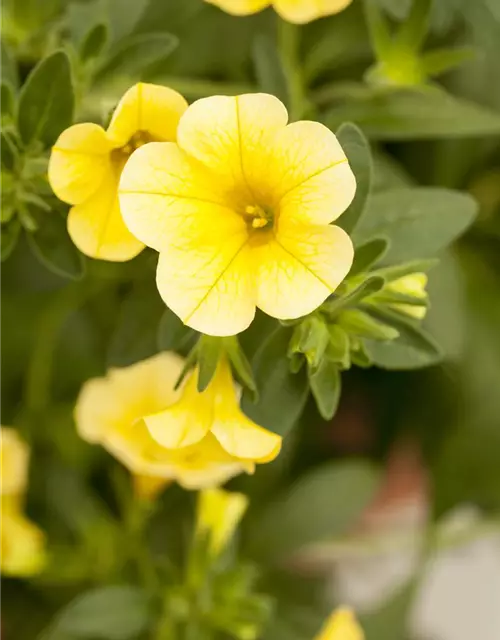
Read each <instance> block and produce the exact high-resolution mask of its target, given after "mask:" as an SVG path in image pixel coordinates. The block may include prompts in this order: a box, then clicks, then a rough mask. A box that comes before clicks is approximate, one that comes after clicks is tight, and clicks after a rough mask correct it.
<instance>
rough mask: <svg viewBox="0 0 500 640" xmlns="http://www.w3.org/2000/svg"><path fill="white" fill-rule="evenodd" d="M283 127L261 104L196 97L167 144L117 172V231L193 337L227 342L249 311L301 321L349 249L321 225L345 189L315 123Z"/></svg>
mask: <svg viewBox="0 0 500 640" xmlns="http://www.w3.org/2000/svg"><path fill="white" fill-rule="evenodd" d="M287 120H288V114H287V111H286V109H285V107H284V106H283V104H282V103H281V102H280V101H279V100H278V99H277V98H275V97H274V96H271V95H267V94H247V95H242V96H236V97H227V96H214V97H211V98H204V99H202V100H198V101H197V102H195V103H194V104H192V105H191V106H190V107H189V108H188V110H187V111H186V112H185V113H184V115H183V116H182V117H181V119H180V122H179V127H178V130H177V141H178V144H174V143H152V144H148V145H145V146H144V147H142V148H141V149H139V150H138V151H136V153H134V155H133V156H132V157H131V158H130V160H129V162H128V163H127V166H126V167H125V169H124V171H123V174H122V178H121V181H120V188H119V191H120V205H121V208H122V213H123V217H124V220H125V223H126V224H127V226H128V227H129V229H130V231H131V232H132V233H133V234H134V235H135V236H137V238H139V239H140V240H141V241H142V242H144V243H145V244H147V245H148V246H150V247H153V248H154V249H156V250H157V251H159V253H160V259H159V262H158V271H157V284H158V289H159V291H160V294H161V295H162V297H163V299H164V301H165V302H166V304H167V305H168V306H169V307H170V308H171V309H172V310H173V311H174V312H175V313H176V314H177V315H178V316H179V317H180V318H181V320H182V321H183V322H184V323H185V324H187V325H189V326H191V327H193V328H194V329H197V330H198V331H201V332H203V333H206V334H210V335H218V336H224V335H233V334H236V333H239V332H240V331H243V330H244V329H246V328H247V327H248V325H249V324H250V323H251V321H252V319H253V317H254V315H255V308H256V306H257V307H259V308H260V309H262V310H263V311H264V312H265V313H267V314H268V315H271V316H274V317H276V318H281V319H290V318H298V317H300V316H303V315H306V314H308V313H310V312H311V311H313V310H314V309H316V308H317V307H318V306H319V305H320V304H321V303H322V302H323V301H324V300H325V299H326V298H327V296H328V295H330V294H331V293H332V291H334V290H335V289H336V287H337V286H338V285H339V284H340V282H342V280H343V279H344V277H345V276H346V275H347V273H348V271H349V269H350V266H351V263H352V258H353V247H352V242H351V240H350V238H349V236H348V235H347V234H346V233H345V232H344V231H343V230H342V229H341V228H340V227H336V226H331V225H330V223H331V222H332V221H333V220H335V219H336V218H338V217H339V216H340V215H341V213H342V212H343V211H345V209H346V208H347V207H348V206H349V204H350V202H351V201H352V199H353V197H354V193H355V190H356V181H355V178H354V175H353V173H352V171H351V169H350V167H349V163H348V162H347V158H346V156H345V154H344V151H343V150H342V147H341V146H340V144H339V142H338V140H337V138H336V137H335V135H334V134H333V133H332V132H331V131H330V130H329V129H327V128H326V127H324V126H323V125H322V124H319V123H317V122H308V121H303V122H295V123H293V124H289V125H288V126H287Z"/></svg>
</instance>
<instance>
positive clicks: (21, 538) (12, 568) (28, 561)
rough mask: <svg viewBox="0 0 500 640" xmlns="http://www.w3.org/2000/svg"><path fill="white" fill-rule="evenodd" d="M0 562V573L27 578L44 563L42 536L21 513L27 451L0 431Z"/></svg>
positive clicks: (5, 430) (11, 431)
mask: <svg viewBox="0 0 500 640" xmlns="http://www.w3.org/2000/svg"><path fill="white" fill-rule="evenodd" d="M1 434H2V438H1V454H2V472H1V494H2V499H1V505H2V527H1V536H0V537H1V561H0V568H1V571H2V573H4V574H7V575H12V576H30V575H33V574H35V573H38V572H39V571H40V570H41V569H42V567H43V564H44V561H45V551H44V542H45V537H44V535H43V533H42V532H41V531H40V529H38V527H37V526H35V525H34V524H33V523H32V522H31V521H30V520H28V519H27V518H26V516H25V515H24V513H23V503H24V494H25V492H26V484H27V477H28V462H29V451H28V447H27V445H26V444H25V443H24V442H23V441H22V440H21V439H20V438H19V436H18V435H17V432H16V431H15V430H14V429H10V428H7V427H2V428H1Z"/></svg>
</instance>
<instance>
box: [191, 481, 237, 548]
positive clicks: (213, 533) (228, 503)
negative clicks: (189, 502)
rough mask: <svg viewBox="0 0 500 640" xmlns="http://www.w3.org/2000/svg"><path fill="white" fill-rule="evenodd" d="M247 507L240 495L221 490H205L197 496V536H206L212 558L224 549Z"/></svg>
mask: <svg viewBox="0 0 500 640" xmlns="http://www.w3.org/2000/svg"><path fill="white" fill-rule="evenodd" d="M247 507H248V498H247V497H246V496H245V495H243V494H242V493H233V492H230V491H224V490H223V489H205V490H204V491H201V492H200V493H199V495H198V509H197V518H196V528H197V532H198V535H200V534H201V535H203V534H205V535H208V547H209V551H210V553H211V554H212V555H213V556H217V555H219V553H220V552H221V551H222V550H223V549H224V547H225V546H226V545H227V543H228V542H229V540H230V539H231V537H232V535H233V534H234V532H235V530H236V527H237V526H238V524H239V523H240V521H241V519H242V518H243V516H244V514H245V511H246V510H247Z"/></svg>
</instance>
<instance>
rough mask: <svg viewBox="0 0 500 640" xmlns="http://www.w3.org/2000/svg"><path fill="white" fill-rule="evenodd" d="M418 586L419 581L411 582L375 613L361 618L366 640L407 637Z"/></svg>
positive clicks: (394, 639)
mask: <svg viewBox="0 0 500 640" xmlns="http://www.w3.org/2000/svg"><path fill="white" fill-rule="evenodd" d="M416 586H417V581H416V580H414V579H412V580H410V581H409V582H408V583H406V584H404V585H403V586H402V587H400V588H399V589H398V590H397V591H396V593H395V594H393V595H391V596H390V598H388V599H387V600H386V601H385V602H383V603H382V606H380V607H378V608H377V609H376V610H375V611H374V612H373V613H368V614H365V615H361V616H360V623H361V626H362V627H363V630H364V632H365V635H366V640H403V638H406V637H407V633H408V626H409V615H410V611H411V606H412V604H413V599H414V596H415V588H416Z"/></svg>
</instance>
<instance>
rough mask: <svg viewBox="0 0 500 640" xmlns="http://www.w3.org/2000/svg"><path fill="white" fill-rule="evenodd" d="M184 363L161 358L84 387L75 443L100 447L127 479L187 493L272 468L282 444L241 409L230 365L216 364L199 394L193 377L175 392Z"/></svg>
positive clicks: (175, 358)
mask: <svg viewBox="0 0 500 640" xmlns="http://www.w3.org/2000/svg"><path fill="white" fill-rule="evenodd" d="M182 367H183V360H182V358H180V357H179V356H177V355H175V354H173V353H161V354H158V355H156V356H154V357H152V358H149V359H147V360H144V361H142V362H139V363H137V364H134V365H132V366H130V367H126V368H123V369H112V370H111V371H110V372H109V373H108V374H107V376H106V377H105V378H97V379H93V380H90V381H88V382H87V383H86V384H85V385H84V386H83V388H82V391H81V392H80V396H79V398H78V401H77V405H76V409H75V418H76V423H77V428H78V431H79V433H80V435H81V436H82V437H83V438H84V439H85V440H87V441H89V442H93V443H99V444H101V445H102V446H103V447H105V448H106V449H107V450H108V451H109V452H110V453H112V454H113V455H114V456H115V457H116V458H118V459H119V460H120V461H121V462H122V463H123V464H125V465H126V466H127V467H128V468H129V469H130V471H132V473H134V474H137V475H140V476H156V477H160V478H164V479H171V480H176V481H177V482H179V484H181V485H182V486H184V487H186V488H200V487H207V486H212V485H216V484H219V483H221V482H224V481H225V480H227V479H228V478H230V477H232V476H234V475H236V474H238V473H241V472H242V471H247V472H249V473H252V472H253V470H254V468H255V464H256V463H262V462H268V461H270V460H273V459H274V458H275V457H276V456H277V455H278V453H279V450H280V447H281V437H280V436H278V435H276V434H274V433H271V432H270V431H266V430H265V429H262V428H261V427H259V426H258V425H256V424H254V423H253V422H252V421H251V420H249V419H248V418H247V417H246V416H245V415H244V414H243V413H242V412H241V411H240V408H239V404H238V395H237V389H236V387H235V385H234V382H233V379H232V376H231V371H230V369H229V365H228V364H227V363H226V362H221V363H220V364H219V368H218V370H217V372H216V374H215V376H214V378H213V379H212V381H211V383H210V384H209V386H208V387H207V389H205V391H204V392H202V393H199V392H198V391H197V389H196V384H197V372H196V371H195V370H194V371H193V372H191V374H190V375H189V376H188V377H187V379H186V381H185V383H184V385H183V386H182V387H181V389H179V390H174V385H175V382H176V380H177V378H178V376H179V374H180V373H181V371H182Z"/></svg>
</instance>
